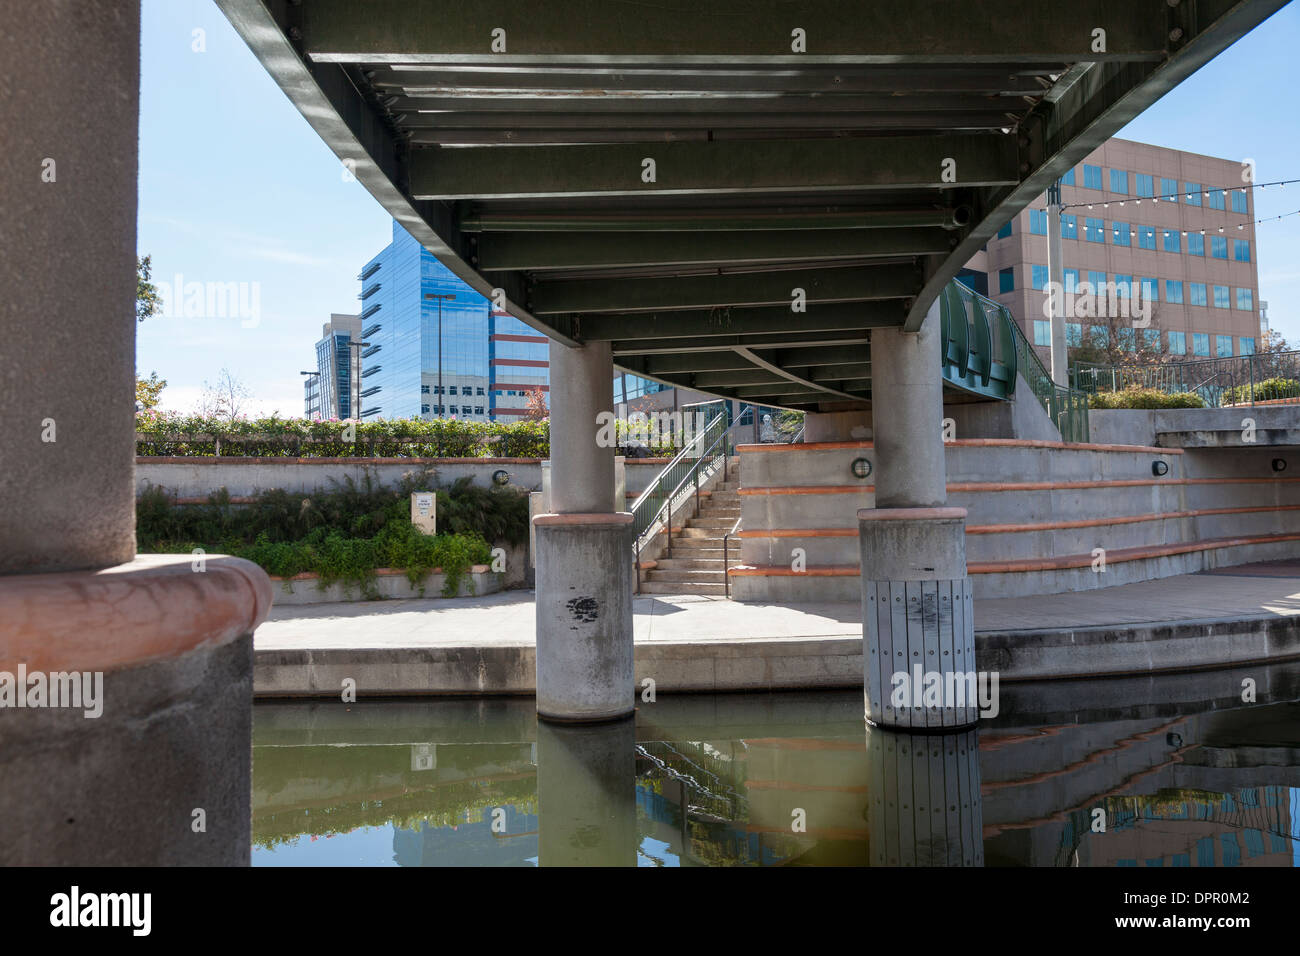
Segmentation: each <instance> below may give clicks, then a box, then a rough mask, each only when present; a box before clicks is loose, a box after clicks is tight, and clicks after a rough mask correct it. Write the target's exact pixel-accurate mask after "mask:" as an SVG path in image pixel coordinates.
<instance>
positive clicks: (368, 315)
mask: <svg viewBox="0 0 1300 956" xmlns="http://www.w3.org/2000/svg"><path fill="white" fill-rule="evenodd" d="M357 278H358V280H360V282H361V292H360V294H359V298H360V300H361V306H360V327H361V333H360V334H361V338H362V340H363V341H365V342H367V343H368V345H367V346H366V347H365V348H364V349H363V350H362V351H361V363H362V364H361V373H360V375H361V383H360V395H361V402H360V406H361V417H362V418H363V419H380V418H438V417H445V418H460V419H469V420H471V421H518V420H519V419H520V418H522V417H524V416H525V414H526V411H525V410H526V407H527V404H528V393H529V392H530V391H532V390H534V389H541V391H542V393H543V396H544V397H547V404H548V405H549V404H550V402H549V392H550V361H549V351H550V345H549V340H548V339H547V338H546V336H544V335H542V334H541V333H540V332H538V331H537V330H536V329H533V328H531V327H529V326H527V325H525V324H524V323H523V322H521V321H519V320H518V319H516V318H515V317H514V316H512V315H510V314H508V313H506V312H497V311H494V310H493V309H492V306H491V303H490V302H489V301H488V300H487V299H485V298H484V297H483V296H481V295H479V294H478V293H477V292H475V291H474V290H473V289H471V288H470V287H469V286H468V285H466V284H465V283H464V282H463V281H461V280H460V279H459V278H457V277H456V276H455V275H453V274H452V272H451V270H450V269H448V268H447V267H446V266H444V265H443V264H442V263H441V262H439V261H438V260H437V259H436V258H435V257H434V256H433V254H432V253H431V252H429V251H428V250H427V249H425V248H424V247H423V246H421V245H420V243H419V242H418V241H416V240H415V238H413V237H412V236H411V234H410V233H408V232H407V231H406V230H405V229H403V228H402V226H401V225H400V224H399V223H397V222H396V221H394V222H393V241H392V242H391V243H390V244H389V245H388V246H387V247H386V248H385V249H384V250H383V251H382V252H380V253H379V255H377V256H375V257H374V258H373V259H371V260H370V261H369V262H367V263H366V265H365V267H364V268H363V269H362V270H361V272H360V274H359V275H358V276H357ZM428 295H432V296H445V295H452V296H455V298H454V299H437V298H425V296H428ZM439 303H441V305H442V331H441V337H440V336H439V322H438V306H439ZM440 351H441V361H440V360H439V352H440ZM440 383H441V386H440ZM615 385H616V389H618V390H620V391H622V392H623V394H627V395H646V394H649V393H651V392H654V391H658V390H660V389H661V388H663V387H664V386H661V385H659V384H657V383H655V382H648V381H646V380H645V379H642V378H638V377H636V376H633V375H624V374H623V373H618V372H616V373H615ZM618 400H619V401H623V400H625V399H618Z"/></svg>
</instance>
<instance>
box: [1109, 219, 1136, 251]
mask: <svg viewBox="0 0 1300 956" xmlns="http://www.w3.org/2000/svg"><path fill="white" fill-rule="evenodd" d="M1132 232H1133V230H1131V229H1130V228H1129V225H1128V223H1126V222H1116V223H1112V228H1111V242H1112V243H1113V244H1115V245H1117V246H1131V245H1133V237H1132Z"/></svg>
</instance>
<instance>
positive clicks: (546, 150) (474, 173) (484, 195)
mask: <svg viewBox="0 0 1300 956" xmlns="http://www.w3.org/2000/svg"><path fill="white" fill-rule="evenodd" d="M650 160H653V162H654V169H653V174H654V181H653V182H646V181H645V180H644V178H643V177H644V176H647V175H649V166H648V165H646V163H647V162H648V161H650ZM949 169H951V171H952V173H951V174H952V175H953V176H954V177H955V178H954V179H945V176H946V175H948V173H947V171H948V170H949ZM1019 181H1020V159H1019V156H1018V154H1017V147H1016V137H1014V136H1003V135H992V136H976V135H952V134H949V135H931V136H888V137H874V138H857V139H825V140H821V139H819V140H813V139H788V140H780V139H772V140H757V141H748V142H738V141H735V140H731V141H723V142H714V143H660V144H654V145H649V144H644V143H639V144H638V143H633V144H623V143H620V144H613V145H603V146H519V147H512V148H510V149H493V148H491V147H482V148H478V149H474V148H468V149H436V148H435V149H417V150H415V151H413V152H412V153H411V156H410V191H411V194H412V195H413V196H415V197H416V198H417V199H441V200H451V199H536V198H577V197H596V196H655V195H657V196H685V195H695V194H702V193H715V194H716V193H748V194H761V193H769V192H786V191H790V190H796V191H797V190H803V191H808V192H817V191H821V190H840V191H844V190H854V191H858V190H861V191H870V190H884V189H948V188H955V187H972V186H1006V185H1014V184H1016V183H1018V182H1019Z"/></svg>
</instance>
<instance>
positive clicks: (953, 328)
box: [939, 281, 1088, 442]
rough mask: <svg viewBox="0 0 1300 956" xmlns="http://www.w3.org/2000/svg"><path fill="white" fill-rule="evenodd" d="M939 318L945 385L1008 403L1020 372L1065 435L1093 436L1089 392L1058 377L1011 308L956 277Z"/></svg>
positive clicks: (946, 291) (1076, 439)
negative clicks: (1056, 380)
mask: <svg viewBox="0 0 1300 956" xmlns="http://www.w3.org/2000/svg"><path fill="white" fill-rule="evenodd" d="M939 317H940V328H941V331H942V338H941V342H942V344H941V358H940V361H941V362H942V363H943V380H944V385H945V386H947V387H948V388H954V389H959V390H961V391H964V392H969V393H970V394H973V395H979V396H981V397H983V398H988V399H998V400H1001V401H1007V400H1009V399H1010V398H1011V397H1012V396H1013V395H1014V394H1015V391H1016V378H1017V374H1018V375H1019V377H1021V378H1023V379H1024V380H1025V382H1026V383H1027V384H1028V385H1029V388H1030V390H1031V391H1032V392H1033V393H1034V397H1035V398H1037V399H1038V401H1039V404H1041V405H1042V406H1043V409H1044V410H1045V411H1046V412H1047V414H1048V416H1049V417H1050V418H1051V419H1052V421H1053V422H1055V423H1056V426H1057V428H1058V429H1060V432H1061V438H1062V439H1064V440H1065V441H1073V442H1084V441H1087V440H1088V396H1087V395H1086V394H1085V393H1084V392H1083V391H1080V390H1079V389H1076V388H1064V387H1061V386H1059V385H1056V384H1055V383H1054V382H1053V381H1052V376H1051V374H1050V373H1049V372H1048V371H1047V369H1046V368H1045V367H1044V366H1043V363H1042V360H1041V359H1039V357H1038V353H1037V352H1035V351H1034V347H1033V346H1032V345H1030V344H1029V340H1028V339H1026V338H1025V334H1024V332H1022V331H1021V330H1020V326H1019V325H1018V324H1017V323H1016V321H1015V319H1013V318H1012V317H1011V311H1010V310H1009V309H1007V308H1006V307H1005V306H1002V305H999V304H998V303H997V302H994V301H993V300H992V299H987V298H985V297H984V296H982V295H980V294H979V293H977V292H974V291H973V290H971V289H969V288H967V287H966V286H964V285H962V284H961V283H960V282H956V281H953V282H950V283H948V285H947V286H946V287H945V288H944V290H943V293H942V295H941V296H940V299H939Z"/></svg>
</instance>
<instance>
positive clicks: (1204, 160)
mask: <svg viewBox="0 0 1300 956" xmlns="http://www.w3.org/2000/svg"><path fill="white" fill-rule="evenodd" d="M1245 169H1246V167H1244V166H1243V164H1242V163H1241V162H1240V161H1237V160H1230V159H1216V158H1214V157H1211V156H1201V155H1199V154H1197V153H1184V152H1180V151H1179V150H1175V149H1166V148H1164V147H1161V146H1149V145H1147V144H1146V143H1134V142H1130V141H1129V140H1123V139H1112V140H1109V141H1107V142H1106V143H1105V144H1104V145H1102V146H1101V147H1100V148H1098V149H1096V150H1094V151H1093V152H1092V153H1090V154H1089V155H1088V156H1087V157H1086V158H1085V159H1084V160H1083V162H1082V163H1079V164H1078V165H1076V166H1075V167H1074V168H1073V169H1071V170H1070V171H1069V173H1067V174H1066V175H1065V177H1063V178H1062V180H1061V183H1062V185H1061V198H1062V202H1063V203H1065V205H1066V206H1067V207H1069V208H1066V209H1065V211H1064V213H1063V215H1062V228H1061V234H1062V256H1061V258H1062V260H1063V262H1064V266H1065V291H1066V294H1067V296H1071V299H1070V302H1073V301H1074V294H1075V293H1082V292H1087V291H1088V290H1087V289H1084V288H1083V284H1084V283H1087V284H1088V286H1089V287H1090V288H1091V289H1097V287H1098V284H1099V283H1101V284H1103V286H1105V287H1106V288H1107V289H1112V288H1113V289H1114V290H1115V292H1116V293H1117V294H1118V297H1120V298H1123V297H1124V296H1126V295H1127V294H1128V293H1129V292H1130V290H1132V289H1134V288H1137V289H1138V291H1139V294H1141V295H1143V296H1144V297H1145V298H1147V299H1149V300H1150V303H1151V313H1150V319H1151V321H1150V327H1149V328H1136V329H1133V328H1130V327H1128V326H1129V323H1127V322H1125V323H1120V325H1122V326H1124V327H1123V328H1120V329H1119V330H1118V332H1117V333H1114V332H1113V331H1112V330H1113V329H1114V326H1115V323H1113V322H1108V321H1107V319H1105V318H1092V317H1089V316H1088V315H1086V314H1081V313H1084V312H1085V310H1086V308H1087V307H1086V306H1081V307H1080V308H1079V309H1078V311H1074V310H1072V309H1071V310H1069V311H1067V318H1066V334H1067V342H1068V344H1069V345H1071V346H1077V345H1081V344H1086V343H1087V342H1089V341H1091V342H1094V343H1096V344H1101V343H1102V342H1104V341H1108V340H1109V336H1110V335H1111V334H1117V336H1118V341H1119V342H1120V343H1121V344H1122V346H1123V347H1124V348H1125V349H1127V348H1128V347H1129V345H1130V343H1131V342H1135V341H1136V342H1139V343H1146V344H1148V345H1150V346H1154V345H1155V344H1156V341H1155V339H1154V337H1155V336H1157V335H1158V336H1160V339H1159V344H1160V348H1161V350H1162V351H1164V350H1167V351H1168V352H1169V353H1170V355H1171V357H1173V358H1174V359H1176V360H1186V361H1192V360H1195V359H1203V358H1212V357H1216V356H1228V355H1247V354H1251V353H1253V352H1254V351H1255V350H1256V348H1257V347H1258V345H1259V344H1260V319H1259V279H1258V273H1257V269H1256V262H1257V259H1258V257H1257V255H1256V246H1255V227H1254V220H1255V203H1254V196H1253V190H1252V189H1249V188H1247V189H1242V188H1241V187H1242V186H1243V185H1245V184H1247V176H1248V174H1247V173H1246V172H1245ZM958 278H959V279H961V280H962V281H964V282H966V283H967V284H968V285H971V286H973V287H975V288H976V291H979V292H982V293H984V294H985V295H988V296H989V297H990V298H992V299H995V300H996V301H998V302H1001V303H1003V304H1004V305H1006V306H1008V307H1009V308H1010V309H1011V312H1012V314H1013V315H1014V316H1015V317H1016V319H1017V320H1018V321H1019V322H1020V324H1021V327H1022V328H1023V329H1024V331H1025V334H1026V336H1027V337H1028V338H1029V340H1030V341H1031V342H1033V343H1034V344H1035V345H1036V346H1039V352H1040V353H1041V354H1042V355H1043V356H1044V357H1046V356H1047V353H1048V346H1049V345H1050V343H1051V332H1050V323H1049V322H1048V319H1047V312H1046V311H1045V302H1046V298H1047V292H1046V291H1045V289H1046V286H1047V283H1048V279H1049V277H1048V269H1047V212H1046V197H1045V196H1040V197H1039V198H1038V199H1037V200H1035V201H1034V202H1033V203H1031V204H1030V206H1029V207H1028V208H1026V209H1024V210H1022V211H1021V212H1020V213H1019V214H1017V215H1016V217H1015V218H1014V219H1013V220H1012V221H1011V222H1009V223H1008V224H1007V225H1006V226H1004V227H1003V229H1002V230H1001V231H1000V232H999V233H998V234H997V237H996V238H994V239H991V240H990V241H989V242H988V244H987V245H986V246H985V248H984V249H983V250H982V251H981V252H980V253H978V254H977V255H976V256H975V258H974V259H972V260H971V261H970V263H968V264H967V269H966V271H965V272H963V274H962V275H960V276H959V277H958ZM1108 284H1109V285H1108ZM981 285H983V286H985V287H986V288H983V289H982V288H980V286H981ZM1130 304H1131V303H1130ZM1121 311H1127V309H1126V308H1125V307H1124V306H1121ZM1139 322H1140V320H1139ZM1139 337H1140V338H1139Z"/></svg>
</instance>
